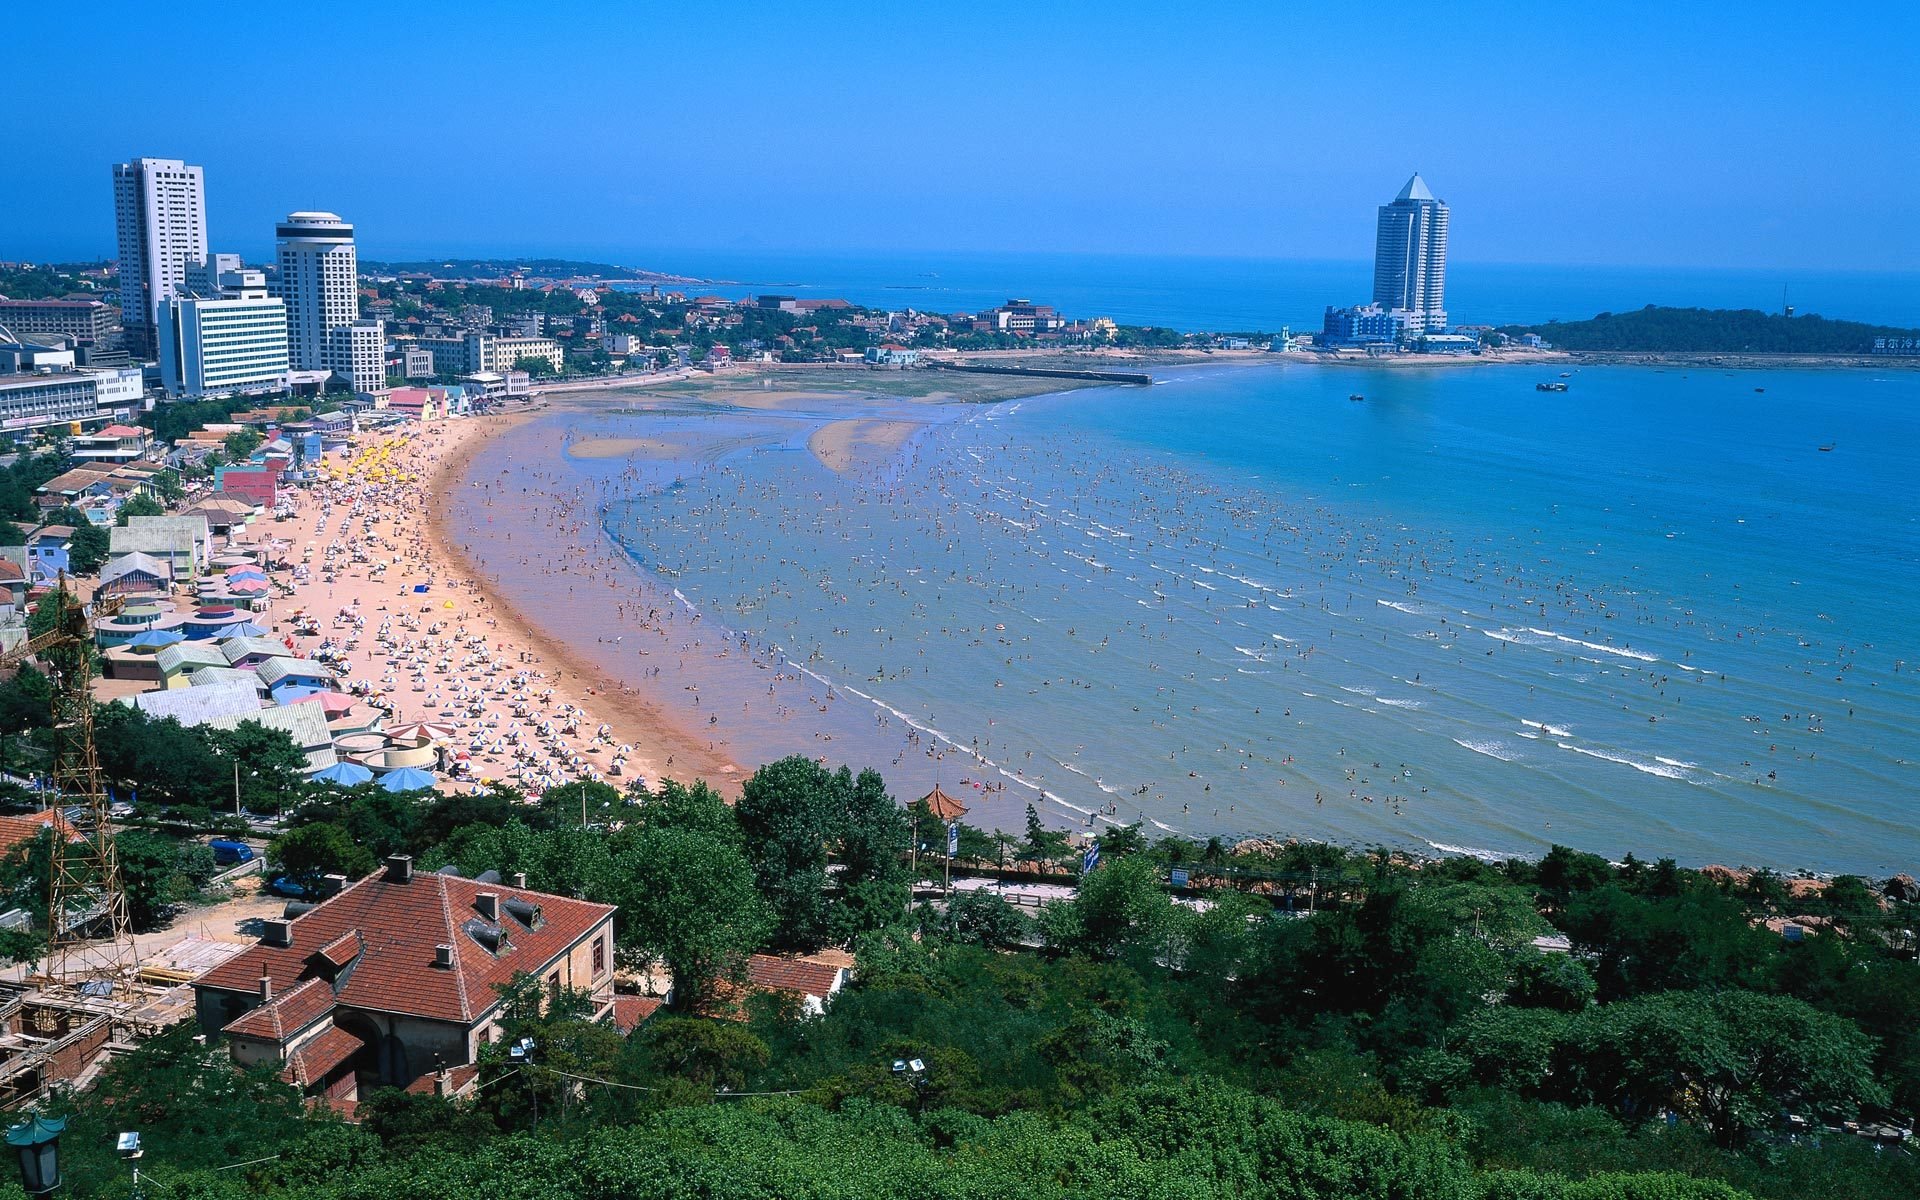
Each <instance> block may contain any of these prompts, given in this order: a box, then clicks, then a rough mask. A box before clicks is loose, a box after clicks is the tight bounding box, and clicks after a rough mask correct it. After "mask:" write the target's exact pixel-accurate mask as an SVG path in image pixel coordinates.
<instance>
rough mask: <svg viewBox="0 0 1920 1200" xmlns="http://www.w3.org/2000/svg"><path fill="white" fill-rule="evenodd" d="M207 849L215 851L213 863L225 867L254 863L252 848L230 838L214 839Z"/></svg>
mask: <svg viewBox="0 0 1920 1200" xmlns="http://www.w3.org/2000/svg"><path fill="white" fill-rule="evenodd" d="M207 848H208V849H209V850H212V851H213V861H214V862H216V863H218V864H219V865H220V866H223V867H232V866H238V865H239V864H240V863H244V862H252V861H253V858H254V855H253V847H252V846H249V845H247V844H246V843H245V842H236V841H233V840H232V839H230V838H214V839H213V840H212V841H210V842H208V843H207Z"/></svg>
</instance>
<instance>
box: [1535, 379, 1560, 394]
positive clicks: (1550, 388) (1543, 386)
mask: <svg viewBox="0 0 1920 1200" xmlns="http://www.w3.org/2000/svg"><path fill="white" fill-rule="evenodd" d="M1533 390H1534V391H1536V392H1564V391H1566V390H1567V385H1566V384H1564V383H1556V382H1553V381H1552V380H1548V381H1547V382H1544V383H1536V384H1534V385H1533Z"/></svg>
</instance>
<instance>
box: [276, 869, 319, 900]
mask: <svg viewBox="0 0 1920 1200" xmlns="http://www.w3.org/2000/svg"><path fill="white" fill-rule="evenodd" d="M267 890H268V891H269V892H272V893H273V894H274V895H276V896H285V897H286V898H287V899H289V900H309V899H312V898H313V897H312V895H311V894H310V893H309V892H308V891H307V889H305V888H303V887H301V886H300V885H299V884H298V883H295V882H294V881H293V879H292V878H291V877H290V876H286V875H281V876H279V877H278V878H276V879H274V880H273V881H272V882H271V883H269V884H267Z"/></svg>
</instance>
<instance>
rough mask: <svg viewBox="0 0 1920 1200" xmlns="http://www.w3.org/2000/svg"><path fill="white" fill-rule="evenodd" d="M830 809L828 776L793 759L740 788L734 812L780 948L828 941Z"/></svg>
mask: <svg viewBox="0 0 1920 1200" xmlns="http://www.w3.org/2000/svg"><path fill="white" fill-rule="evenodd" d="M834 809H835V804H834V779H833V776H832V774H831V773H830V772H828V771H827V769H826V768H825V767H822V766H820V765H819V764H818V763H816V762H814V761H813V760H812V759H809V758H806V757H803V756H801V755H797V754H796V755H792V756H790V757H788V758H783V759H781V760H779V761H778V762H773V763H768V764H767V765H766V766H763V767H761V768H760V769H759V770H758V771H755V772H754V773H753V775H752V777H750V778H749V779H748V780H747V782H746V783H745V784H744V785H743V786H742V787H741V789H740V802H739V803H738V804H736V805H735V806H734V814H735V816H736V817H737V818H738V819H739V822H740V830H741V833H742V834H743V835H744V837H745V840H746V850H747V858H748V861H749V862H751V863H752V864H753V873H754V881H755V884H756V886H757V887H758V888H759V889H760V894H761V896H762V897H764V898H765V900H766V901H767V905H768V907H769V908H771V909H772V910H773V919H774V928H773V942H774V944H776V945H778V946H780V947H781V948H783V949H789V950H817V949H819V948H820V947H821V946H822V945H825V944H826V940H827V933H828V904H827V895H826V889H827V845H828V840H829V838H830V837H831V836H832V833H833V825H834V816H835V813H834Z"/></svg>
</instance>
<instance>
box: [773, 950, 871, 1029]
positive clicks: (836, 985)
mask: <svg viewBox="0 0 1920 1200" xmlns="http://www.w3.org/2000/svg"><path fill="white" fill-rule="evenodd" d="M852 973H853V956H852V955H851V954H848V953H847V952H846V951H844V950H820V951H817V952H815V953H813V954H784V955H775V954H756V955H754V956H753V957H752V958H750V959H748V960H747V986H748V987H750V988H754V989H757V990H759V991H764V992H785V993H787V994H788V995H790V996H792V997H794V998H795V999H797V1000H799V1001H800V1007H801V1009H802V1010H803V1011H805V1012H807V1013H809V1014H812V1015H814V1016H818V1015H820V1014H821V1013H823V1012H825V1011H826V1008H827V999H828V998H829V997H831V996H832V995H833V994H834V993H835V992H837V991H839V990H840V989H841V988H843V987H845V986H847V979H848V977H849V976H850V975H851V974H852Z"/></svg>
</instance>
